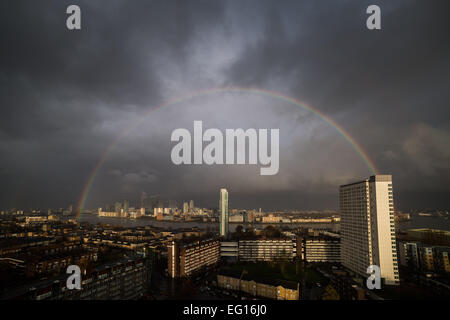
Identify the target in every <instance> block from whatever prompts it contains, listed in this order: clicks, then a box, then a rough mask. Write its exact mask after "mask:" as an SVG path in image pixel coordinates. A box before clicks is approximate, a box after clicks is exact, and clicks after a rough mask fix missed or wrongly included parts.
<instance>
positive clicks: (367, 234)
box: [339, 175, 399, 284]
mask: <svg viewBox="0 0 450 320" xmlns="http://www.w3.org/2000/svg"><path fill="white" fill-rule="evenodd" d="M339 209H340V213H341V254H342V257H341V259H342V264H343V265H344V266H345V267H347V268H348V269H350V270H352V271H353V272H355V273H356V274H359V275H361V276H363V277H368V276H369V275H368V274H367V268H368V267H369V266H370V265H377V266H379V267H380V271H381V278H382V279H384V282H385V284H399V275H398V264H397V254H396V252H397V250H396V242H395V224H394V198H393V191H392V176H391V175H375V176H371V177H370V178H369V179H366V180H364V181H359V182H355V183H351V184H347V185H343V186H340V190H339Z"/></svg>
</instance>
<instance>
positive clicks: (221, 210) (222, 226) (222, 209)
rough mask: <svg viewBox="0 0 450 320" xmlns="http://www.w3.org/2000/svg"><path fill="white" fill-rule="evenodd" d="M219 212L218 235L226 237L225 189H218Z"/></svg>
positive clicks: (226, 204) (226, 202) (226, 192)
mask: <svg viewBox="0 0 450 320" xmlns="http://www.w3.org/2000/svg"><path fill="white" fill-rule="evenodd" d="M219 214H220V228H219V232H220V236H222V237H225V238H226V237H228V191H227V189H224V188H222V189H220V199H219Z"/></svg>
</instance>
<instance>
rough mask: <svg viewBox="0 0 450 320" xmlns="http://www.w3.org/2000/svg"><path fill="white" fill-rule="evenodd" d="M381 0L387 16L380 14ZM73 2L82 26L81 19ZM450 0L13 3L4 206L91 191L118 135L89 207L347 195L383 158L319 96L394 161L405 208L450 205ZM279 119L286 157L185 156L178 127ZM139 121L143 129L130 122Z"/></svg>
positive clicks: (299, 200)
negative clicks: (270, 166)
mask: <svg viewBox="0 0 450 320" xmlns="http://www.w3.org/2000/svg"><path fill="white" fill-rule="evenodd" d="M375 3H376V4H378V5H379V6H380V7H381V10H382V30H381V31H369V30H368V29H367V28H366V18H367V16H368V15H367V14H366V12H365V11H366V8H367V6H368V5H370V4H375ZM69 4H78V5H79V6H80V7H81V16H82V19H81V20H82V21H81V26H82V29H81V30H79V31H69V30H67V28H66V18H67V14H66V13H65V11H66V8H67V6H68V5H69ZM449 12H450V2H449V1H448V0H443V1H438V0H433V1H425V0H421V1H414V0H405V1H400V0H395V1H392V0H390V1H356V0H354V1H325V0H321V1H315V0H314V1H313V0H309V1H301V0H296V1H285V0H284V1H262V0H255V1H248V0H246V1H217V0H192V1H186V0H180V1H167V0H164V1H162V0H161V1H125V0H124V1H113V0H109V1H75V0H71V1H44V0H41V1H23V0H20V1H17V0H15V1H9V0H6V1H2V2H1V4H0V39H1V44H0V46H1V50H0V52H1V55H0V93H1V94H0V156H1V158H0V208H3V209H5V208H8V207H18V208H29V207H41V208H43V207H51V208H56V207H67V206H68V205H69V204H74V205H75V204H76V203H77V201H78V199H79V197H80V195H81V192H82V189H83V187H84V186H85V185H86V183H87V181H88V178H89V175H90V173H91V171H92V170H93V168H94V167H95V166H96V164H97V163H98V161H99V160H100V158H101V156H102V154H103V153H104V152H105V150H107V148H108V147H109V146H110V145H111V144H113V143H114V141H116V139H117V138H118V137H119V136H121V138H120V139H119V140H118V143H117V144H116V146H115V148H112V150H111V152H110V153H109V155H108V156H107V157H106V159H105V161H104V164H103V165H102V166H101V167H100V169H99V170H98V173H97V176H96V179H95V180H94V182H93V184H92V188H91V191H90V193H89V194H88V198H87V207H90V208H94V207H98V206H104V205H105V204H107V203H113V202H114V201H118V200H123V199H129V200H131V201H136V202H137V200H138V199H139V194H140V193H141V192H142V191H146V192H147V193H149V194H160V195H161V196H162V197H163V198H164V199H166V200H168V199H175V200H178V201H183V200H189V199H194V200H196V204H197V205H199V206H211V207H213V206H217V202H218V194H219V188H221V187H226V188H227V189H228V190H229V192H230V201H231V203H230V206H231V207H240V208H243V207H246V208H259V207H262V208H263V209H275V208H278V209H287V208H298V209H328V208H329V209H337V206H338V187H339V185H340V184H345V183H349V182H353V181H357V180H361V179H365V178H367V177H368V176H369V175H370V174H371V172H370V170H369V169H368V168H367V166H366V165H365V164H364V162H363V160H362V159H361V157H360V156H359V155H358V154H357V153H356V152H355V150H354V149H353V148H352V146H351V145H350V144H349V142H348V141H347V140H346V139H344V137H342V136H341V135H339V134H338V132H337V131H336V129H335V128H333V127H332V126H330V125H329V124H328V123H327V122H326V121H324V120H323V119H321V118H320V117H319V116H317V115H315V114H313V113H312V112H310V111H308V110H305V109H303V108H301V107H298V106H295V105H292V104H289V103H287V102H285V101H282V100H280V99H276V98H273V97H269V96H261V95H256V94H252V93H248V92H247V93H245V92H244V93H216V94H208V95H204V96H200V97H196V98H194V99H190V100H186V101H183V102H181V103H178V104H174V105H169V106H165V107H161V108H158V106H159V105H161V104H164V103H165V102H167V101H170V100H173V99H176V98H177V97H181V96H184V95H186V94H189V93H190V92H193V91H197V90H205V89H208V88H216V87H225V86H240V87H248V88H259V89H263V90H271V91H276V92H279V93H281V94H283V95H287V96H290V97H293V98H295V99H299V100H302V101H305V102H307V103H308V104H310V105H312V106H314V107H315V108H316V109H318V110H319V111H320V112H322V113H324V114H326V115H327V116H328V117H330V118H331V119H333V120H334V121H336V122H337V123H338V124H339V125H340V126H341V127H342V128H344V129H345V130H346V131H347V132H349V133H350V135H351V136H353V138H354V139H355V140H356V141H357V142H358V143H359V145H360V146H361V147H362V148H363V149H364V150H365V151H366V152H367V154H368V156H369V158H370V159H371V160H372V161H373V162H374V164H375V166H376V167H377V169H378V171H379V172H380V173H385V174H392V175H393V181H394V193H395V203H396V206H397V207H398V208H400V209H409V208H444V207H445V208H448V207H450V196H449V195H450V109H449V107H450V105H449V101H450V41H449V31H450V19H449V18H448V14H449ZM194 120H202V121H203V126H204V127H205V128H219V129H221V130H224V129H225V128H244V129H247V128H279V129H280V170H279V173H278V174H277V175H274V176H260V175H259V166H258V165H239V166H237V165H236V166H218V165H216V166H207V165H197V166H176V165H174V164H172V162H171V159H170V151H171V148H172V147H173V145H174V143H171V141H170V135H171V132H172V131H173V130H174V129H176V128H187V129H189V130H190V131H191V132H192V130H193V129H192V128H193V121H194ZM123 132H127V134H125V135H124V134H123Z"/></svg>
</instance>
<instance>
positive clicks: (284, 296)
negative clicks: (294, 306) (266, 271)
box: [217, 274, 300, 300]
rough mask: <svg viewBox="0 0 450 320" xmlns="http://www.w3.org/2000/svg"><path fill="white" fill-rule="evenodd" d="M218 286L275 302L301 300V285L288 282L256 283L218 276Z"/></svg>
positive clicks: (238, 278)
mask: <svg viewBox="0 0 450 320" xmlns="http://www.w3.org/2000/svg"><path fill="white" fill-rule="evenodd" d="M217 285H218V286H219V287H220V288H224V289H228V290H236V291H241V292H245V293H247V294H249V295H252V296H255V297H263V298H268V299H274V300H299V296H300V285H299V284H298V283H296V282H288V281H281V280H280V281H276V280H274V281H271V283H268V282H267V281H266V282H263V281H254V280H250V279H246V278H240V277H239V275H234V276H233V275H228V274H227V275H225V274H219V275H217Z"/></svg>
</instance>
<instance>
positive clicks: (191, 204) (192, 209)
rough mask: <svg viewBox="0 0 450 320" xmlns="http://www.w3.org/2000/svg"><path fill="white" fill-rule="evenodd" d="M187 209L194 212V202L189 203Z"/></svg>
mask: <svg viewBox="0 0 450 320" xmlns="http://www.w3.org/2000/svg"><path fill="white" fill-rule="evenodd" d="M189 209H190V210H191V211H194V200H191V201H189Z"/></svg>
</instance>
